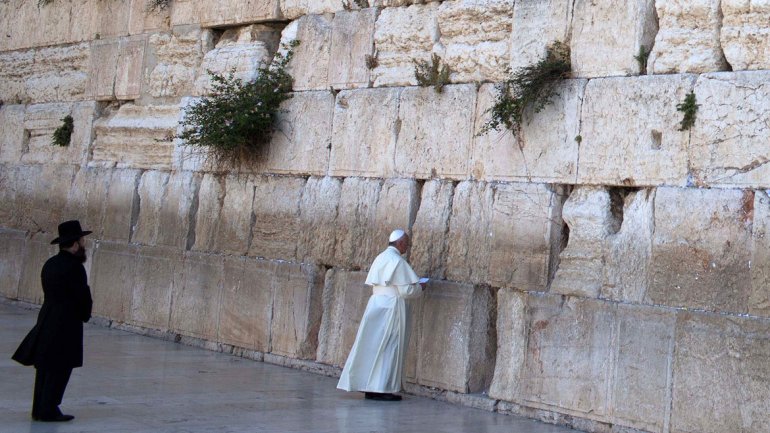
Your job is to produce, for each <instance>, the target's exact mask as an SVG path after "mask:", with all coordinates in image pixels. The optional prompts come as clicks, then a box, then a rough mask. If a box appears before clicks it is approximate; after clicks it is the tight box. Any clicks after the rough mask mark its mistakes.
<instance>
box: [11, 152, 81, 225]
mask: <svg viewBox="0 0 770 433" xmlns="http://www.w3.org/2000/svg"><path fill="white" fill-rule="evenodd" d="M77 171H78V169H77V168H76V167H72V166H68V165H43V166H39V165H26V166H20V167H19V170H18V171H17V173H16V175H17V176H18V177H17V181H18V182H17V190H16V206H17V207H18V209H17V215H18V216H19V220H18V221H19V227H18V228H21V229H24V230H29V231H35V232H37V231H44V232H51V233H53V232H55V231H56V227H57V226H58V225H59V223H60V222H62V221H63V220H62V215H63V213H64V208H65V206H66V204H67V195H68V194H69V192H70V186H71V185H72V180H73V178H74V176H75V174H76V173H77ZM41 186H44V187H41Z"/></svg>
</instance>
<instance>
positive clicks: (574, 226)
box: [550, 186, 620, 298]
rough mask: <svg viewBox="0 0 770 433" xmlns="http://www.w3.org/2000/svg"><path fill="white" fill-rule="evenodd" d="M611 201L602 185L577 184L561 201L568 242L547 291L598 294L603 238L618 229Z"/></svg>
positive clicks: (587, 295)
mask: <svg viewBox="0 0 770 433" xmlns="http://www.w3.org/2000/svg"><path fill="white" fill-rule="evenodd" d="M611 201H612V198H611V196H610V193H609V191H607V190H606V189H605V188H602V187H588V186H580V187H577V188H575V189H574V190H573V191H572V193H571V194H570V196H569V198H568V199H567V201H566V203H564V208H563V211H562V215H563V218H564V221H565V222H566V223H567V226H569V230H570V231H569V243H568V244H567V247H566V248H565V249H564V251H562V252H561V255H560V256H559V260H560V263H559V269H558V270H557V271H556V275H555V276H554V280H553V282H552V283H551V290H550V291H551V293H559V294H563V295H575V296H584V297H589V298H595V297H597V296H598V295H599V291H600V290H601V287H602V278H603V266H604V265H603V257H604V255H605V251H606V248H607V237H608V236H609V235H610V234H613V233H617V231H618V229H619V228H620V221H619V220H618V218H617V216H616V215H614V214H613V213H612V202H611Z"/></svg>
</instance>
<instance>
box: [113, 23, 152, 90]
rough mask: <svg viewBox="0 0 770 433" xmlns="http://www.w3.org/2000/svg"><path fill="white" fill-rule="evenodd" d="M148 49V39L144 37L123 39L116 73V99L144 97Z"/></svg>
mask: <svg viewBox="0 0 770 433" xmlns="http://www.w3.org/2000/svg"><path fill="white" fill-rule="evenodd" d="M146 47H147V39H146V38H145V37H144V36H138V37H132V38H124V39H121V41H120V50H119V52H118V63H117V65H118V67H117V70H116V72H115V98H117V99H120V100H128V99H138V98H139V97H140V96H141V95H142V73H143V72H144V51H145V49H146Z"/></svg>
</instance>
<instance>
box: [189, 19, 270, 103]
mask: <svg viewBox="0 0 770 433" xmlns="http://www.w3.org/2000/svg"><path fill="white" fill-rule="evenodd" d="M279 39H280V33H279V32H278V31H277V30H276V29H275V28H273V27H270V26H266V25H260V24H255V25H251V26H244V27H236V28H231V29H227V30H225V31H224V33H223V34H222V36H221V37H220V38H219V41H218V42H217V45H216V47H215V48H214V49H212V50H211V51H209V52H207V53H206V55H205V56H204V57H203V61H202V63H201V65H200V68H198V78H197V79H196V80H195V92H196V95H206V94H209V93H210V92H211V90H212V80H211V76H210V75H209V73H208V72H209V71H211V72H213V73H215V74H219V75H228V74H230V72H234V76H235V77H237V78H239V79H241V80H244V81H252V80H254V79H255V78H256V77H257V71H258V69H259V68H260V67H262V66H266V65H268V64H269V63H270V60H271V53H274V52H275V50H276V49H277V48H278V41H279Z"/></svg>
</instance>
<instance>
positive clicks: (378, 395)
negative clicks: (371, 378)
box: [364, 392, 401, 401]
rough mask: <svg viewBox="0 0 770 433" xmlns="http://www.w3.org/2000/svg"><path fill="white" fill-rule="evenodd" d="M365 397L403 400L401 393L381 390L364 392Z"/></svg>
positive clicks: (380, 399) (382, 399) (381, 399)
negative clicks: (381, 391) (382, 391)
mask: <svg viewBox="0 0 770 433" xmlns="http://www.w3.org/2000/svg"><path fill="white" fill-rule="evenodd" d="M364 398H365V399H367V400H378V401H401V396H400V395H397V394H391V393H380V392H366V393H364Z"/></svg>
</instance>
